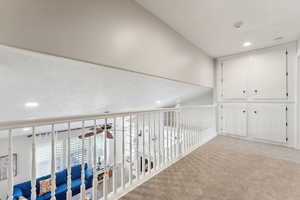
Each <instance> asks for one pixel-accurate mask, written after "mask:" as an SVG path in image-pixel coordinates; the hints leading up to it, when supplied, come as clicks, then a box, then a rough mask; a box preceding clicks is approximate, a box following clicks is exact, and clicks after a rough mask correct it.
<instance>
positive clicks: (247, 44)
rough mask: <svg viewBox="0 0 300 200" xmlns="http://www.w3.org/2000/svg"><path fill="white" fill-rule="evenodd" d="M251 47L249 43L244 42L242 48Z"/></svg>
mask: <svg viewBox="0 0 300 200" xmlns="http://www.w3.org/2000/svg"><path fill="white" fill-rule="evenodd" d="M251 45H252V43H251V42H244V43H243V47H249V46H251Z"/></svg>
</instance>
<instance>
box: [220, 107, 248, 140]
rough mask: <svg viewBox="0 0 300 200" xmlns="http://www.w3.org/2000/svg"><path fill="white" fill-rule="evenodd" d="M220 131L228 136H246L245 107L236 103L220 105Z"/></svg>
mask: <svg viewBox="0 0 300 200" xmlns="http://www.w3.org/2000/svg"><path fill="white" fill-rule="evenodd" d="M220 108H221V112H222V114H221V120H222V131H223V133H227V134H229V135H236V136H246V135H247V105H246V104H237V103H227V104H222V105H221V106H220Z"/></svg>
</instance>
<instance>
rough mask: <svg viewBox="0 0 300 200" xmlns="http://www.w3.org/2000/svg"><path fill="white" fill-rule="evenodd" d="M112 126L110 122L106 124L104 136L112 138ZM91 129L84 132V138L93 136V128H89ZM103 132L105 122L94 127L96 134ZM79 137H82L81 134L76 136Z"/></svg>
mask: <svg viewBox="0 0 300 200" xmlns="http://www.w3.org/2000/svg"><path fill="white" fill-rule="evenodd" d="M111 128H112V124H107V125H106V138H108V139H113V138H114V137H113V134H112V133H111V132H110V130H111ZM90 130H91V131H89V132H87V133H85V134H84V138H88V137H92V136H94V128H90ZM104 132H105V124H104V125H102V126H100V127H99V128H96V135H98V134H102V133H104ZM78 137H79V139H82V135H80V136H78Z"/></svg>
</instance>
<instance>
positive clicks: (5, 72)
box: [0, 46, 211, 121]
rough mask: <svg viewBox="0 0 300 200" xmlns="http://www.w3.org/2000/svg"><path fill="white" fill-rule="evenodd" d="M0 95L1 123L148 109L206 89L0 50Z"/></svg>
mask: <svg viewBox="0 0 300 200" xmlns="http://www.w3.org/2000/svg"><path fill="white" fill-rule="evenodd" d="M0 91H1V97H0V102H1V103H0V121H9V120H25V119H34V118H47V117H59V116H71V115H80V114H94V113H103V112H105V111H110V112H120V111H128V110H137V109H149V108H155V107H161V106H167V105H171V104H175V103H176V101H183V100H186V99H189V98H192V97H194V96H201V95H204V94H207V93H210V91H211V89H209V88H205V87H200V86H194V85H189V84H184V83H179V82H175V81H170V80H166V79H161V78H156V77H151V76H146V75H142V74H137V73H133V72H127V71H121V70H117V69H112V68H107V67H101V66H96V65H92V64H88V63H83V62H78V61H73V60H68V59H63V58H59V57H54V56H48V55H43V54H38V53H34V52H29V51H24V50H20V49H14V48H9V47H5V46H0ZM157 100H160V101H161V103H160V104H157V103H156V101H157ZM26 102H38V103H39V104H40V105H39V107H37V108H26V107H25V106H24V104H25V103H26Z"/></svg>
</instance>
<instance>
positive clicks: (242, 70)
mask: <svg viewBox="0 0 300 200" xmlns="http://www.w3.org/2000/svg"><path fill="white" fill-rule="evenodd" d="M221 65H222V66H221V67H222V77H223V82H222V89H223V93H222V94H223V98H224V99H243V98H247V70H248V68H250V67H251V62H250V57H248V56H246V57H239V58H234V59H230V60H225V61H223V62H222V64H221Z"/></svg>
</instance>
